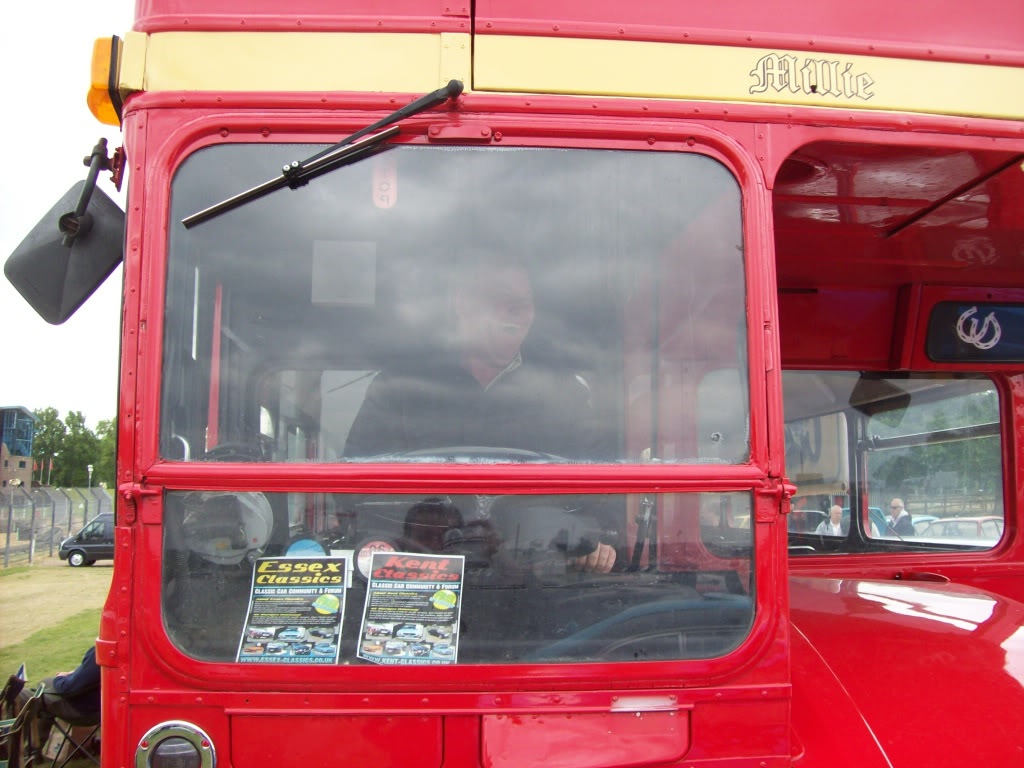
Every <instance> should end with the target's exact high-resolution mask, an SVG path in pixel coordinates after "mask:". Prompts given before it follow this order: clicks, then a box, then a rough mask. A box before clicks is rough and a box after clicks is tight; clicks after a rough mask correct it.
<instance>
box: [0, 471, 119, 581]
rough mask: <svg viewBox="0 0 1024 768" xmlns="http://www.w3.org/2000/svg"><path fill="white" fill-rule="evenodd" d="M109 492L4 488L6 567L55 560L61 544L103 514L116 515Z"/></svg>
mask: <svg viewBox="0 0 1024 768" xmlns="http://www.w3.org/2000/svg"><path fill="white" fill-rule="evenodd" d="M113 511H114V500H113V498H112V497H111V496H110V494H109V493H107V489H106V488H102V487H98V488H51V487H48V486H47V487H39V488H22V487H8V488H0V545H2V546H3V561H2V562H3V567H4V568H9V567H10V566H13V565H26V564H28V565H31V564H32V563H33V562H35V561H36V560H37V559H38V558H40V557H53V556H55V555H56V554H57V550H58V549H59V548H60V543H61V542H62V541H63V540H64V539H65V538H66V537H67V536H70V535H71V534H72V533H75V532H76V531H78V530H79V529H80V528H81V527H82V526H83V525H85V524H86V523H87V522H89V521H90V520H92V519H93V518H94V517H96V515H99V514H100V513H102V512H113Z"/></svg>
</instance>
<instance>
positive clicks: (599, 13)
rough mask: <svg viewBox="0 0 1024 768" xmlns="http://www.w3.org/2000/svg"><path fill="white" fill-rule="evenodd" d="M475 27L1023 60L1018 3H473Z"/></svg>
mask: <svg viewBox="0 0 1024 768" xmlns="http://www.w3.org/2000/svg"><path fill="white" fill-rule="evenodd" d="M476 21H477V30H478V31H479V32H480V33H482V34H514V33H516V32H530V33H532V34H543V35H565V36H584V35H585V36H606V37H614V38H620V39H654V40H658V39H660V40H676V41H680V42H683V41H686V42H717V43H725V42H730V43H733V44H736V45H751V46H758V47H782V46H785V47H793V48H799V49H807V50H822V51H824V50H846V51H849V52H859V53H876V54H878V53H887V54H890V55H891V54H893V53H894V52H899V53H903V54H904V55H916V56H919V57H921V58H930V57H933V56H934V57H943V58H950V59H956V58H959V57H961V56H963V57H965V58H968V59H975V60H977V59H978V58H982V57H983V56H984V55H985V54H1000V53H1002V54H1004V55H1006V56H1007V57H1016V59H1017V60H1018V61H1019V60H1020V59H1021V57H1022V56H1024V36H1022V35H1021V30H1022V29H1024V3H1021V2H1019V0H978V1H977V2H974V3H972V4H971V6H970V11H969V12H965V10H964V5H963V3H962V2H961V0H934V1H933V2H931V3H929V4H928V6H927V7H924V6H919V5H916V4H914V3H892V2H890V1H889V0H860V2H849V3H837V2H825V3H803V2H793V1H792V0H790V1H789V2H777V3H765V2H762V0H729V2H721V3H680V2H678V1H677V0H658V1H657V2H645V3H620V2H615V3H613V2H608V0H598V1H597V2H594V1H593V0H478V2H477V3H476ZM871 45H874V46H875V48H874V49H872V48H870V47H869V46H871ZM879 46H881V48H879Z"/></svg>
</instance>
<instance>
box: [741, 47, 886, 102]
mask: <svg viewBox="0 0 1024 768" xmlns="http://www.w3.org/2000/svg"><path fill="white" fill-rule="evenodd" d="M852 70H853V64H852V63H850V62H846V63H845V64H844V63H843V62H842V61H838V60H834V59H801V58H798V57H796V56H793V55H792V54H779V53H769V54H768V55H767V56H762V57H761V58H760V59H758V61H757V64H756V65H755V67H754V68H753V69H752V70H750V76H751V77H753V78H754V80H755V82H754V84H753V85H752V86H750V89H749V91H748V92H749V93H751V94H757V93H764V92H765V91H767V90H774V91H777V92H780V93H781V92H782V91H790V92H792V93H805V94H817V95H818V96H834V97H836V98H843V99H863V100H864V101H867V100H868V99H870V98H871V97H872V96H874V95H875V94H874V92H873V91H872V90H871V86H873V85H874V84H875V81H874V79H873V78H872V77H871V75H869V74H868V73H866V72H860V73H855V72H853V71H852Z"/></svg>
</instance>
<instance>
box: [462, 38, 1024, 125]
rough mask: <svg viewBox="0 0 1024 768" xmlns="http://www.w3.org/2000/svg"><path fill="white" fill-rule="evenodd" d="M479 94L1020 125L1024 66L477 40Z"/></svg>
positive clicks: (578, 41)
mask: <svg viewBox="0 0 1024 768" xmlns="http://www.w3.org/2000/svg"><path fill="white" fill-rule="evenodd" d="M474 48H475V53H474V89H475V90H477V91H509V92H517V93H560V94H586V95H607V96H629V97H647V98H666V99H692V100H710V101H725V102H758V103H772V104H794V105H806V106H815V107H821V106H831V107H844V108H854V109H870V110H892V111H900V112H928V113H935V114H947V115H973V116H979V117H996V118H1011V119H1018V120H1019V119H1024V69H1021V68H1013V67H1001V66H986V65H981V64H955V63H949V62H935V61H918V60H911V59H895V58H882V57H872V56H846V55H839V54H829V53H816V52H807V51H780V50H770V49H763V48H735V47H726V46H711V45H690V44H676V43H647V42H637V41H629V40H582V39H573V38H548V37H512V36H501V35H478V36H477V37H476V39H475V41H474Z"/></svg>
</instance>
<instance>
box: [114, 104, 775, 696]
mask: <svg viewBox="0 0 1024 768" xmlns="http://www.w3.org/2000/svg"><path fill="white" fill-rule="evenodd" d="M146 98H147V97H146V96H142V97H140V100H145V99H146ZM465 102H466V103H465V104H464V105H463V109H462V111H461V113H460V115H459V117H460V119H462V120H474V119H483V120H485V121H486V122H487V124H488V125H490V126H491V127H492V129H493V130H494V132H495V133H500V134H501V136H502V139H501V145H503V146H523V147H556V148H583V149H630V150H646V151H672V152H676V151H681V152H692V153H698V154H703V155H706V156H708V157H710V158H712V159H714V160H717V161H718V162H719V163H721V164H722V165H723V166H724V167H725V168H726V169H727V170H728V171H729V172H730V173H731V174H732V175H733V176H734V178H735V179H736V182H737V184H738V185H739V189H740V201H741V210H740V217H741V227H742V230H741V231H742V235H743V242H744V249H745V258H744V260H743V263H744V267H743V269H744V275H745V279H746V281H747V285H746V302H747V312H746V331H747V347H748V349H747V368H746V375H747V376H748V397H749V407H750V422H751V426H750V456H749V459H748V461H747V462H746V463H743V464H738V465H732V466H730V465H717V464H716V465H713V470H711V469H709V468H708V467H704V466H700V465H669V464H658V465H633V466H617V465H612V466H608V465H593V466H590V467H587V468H579V467H575V468H574V467H569V468H567V467H565V466H557V465H556V466H536V465H535V466H529V467H522V466H511V465H499V466H490V467H487V468H480V467H459V466H429V467H422V466H408V465H406V466H400V465H377V464H368V465H360V466H358V467H351V466H344V465H326V466H317V465H308V464H298V465H284V464H274V465H263V464H261V465H258V466H257V465H253V464H246V463H239V464H236V463H229V464H219V465H218V464H211V463H203V462H181V461H170V460H165V459H163V458H161V457H160V455H159V449H158V434H159V426H158V424H157V423H156V420H155V419H148V420H144V421H142V422H141V423H140V424H139V425H138V426H137V427H136V430H137V432H136V435H135V457H134V458H135V466H136V467H137V470H138V472H139V474H140V475H141V476H143V477H145V479H146V484H147V487H149V488H152V489H154V490H156V489H159V488H167V489H198V490H203V489H223V490H232V489H235V490H249V489H252V488H254V487H255V488H259V489H261V490H291V491H302V490H308V491H313V490H317V491H324V492H331V491H337V492H360V493H385V492H393V491H394V490H395V489H396V488H398V489H403V490H421V491H428V490H429V491H431V492H433V491H445V490H448V489H456V490H458V491H459V492H470V493H516V492H522V489H524V488H527V487H531V486H534V485H536V484H538V483H539V484H542V485H543V487H544V488H545V489H546V490H549V491H550V492H553V493H568V492H571V491H572V490H574V489H579V488H580V487H581V486H585V487H586V489H587V490H588V491H593V492H606V493H628V492H642V491H644V490H647V489H650V488H651V487H652V484H653V483H657V485H658V487H659V489H660V490H665V491H679V492H683V491H693V492H708V493H713V492H716V491H720V492H725V491H747V492H751V493H752V494H753V498H754V502H753V514H752V520H753V521H754V525H753V528H754V531H753V534H754V551H755V555H754V559H753V579H754V584H755V588H754V592H755V610H754V620H753V625H752V627H751V630H750V633H749V634H748V636H747V637H746V639H745V640H744V641H743V642H742V643H741V644H740V645H739V646H738V647H737V648H736V649H735V650H733V651H732V652H730V653H729V654H727V655H725V656H723V657H720V658H716V659H708V660H698V661H683V662H678V661H672V662H650V663H645V664H639V665H628V664H627V665H625V666H622V665H616V669H617V670H618V671H617V672H616V676H617V677H620V678H622V679H623V680H630V681H632V682H633V683H636V682H638V681H641V680H650V681H652V682H653V681H654V680H656V679H657V678H658V677H659V675H661V674H662V673H663V672H664V670H666V669H667V668H675V667H677V666H678V665H680V664H682V665H684V666H685V667H686V669H687V675H688V676H689V675H691V674H693V675H697V676H704V675H718V674H723V673H725V672H726V671H735V670H736V669H738V668H740V667H742V666H743V664H745V663H747V662H749V661H750V660H752V659H754V658H758V657H760V656H761V655H763V653H764V651H765V648H766V647H767V646H768V645H769V644H771V643H777V642H781V635H780V634H779V633H780V632H781V631H782V630H781V629H780V627H781V617H782V611H783V609H784V605H783V601H782V600H781V599H780V598H779V597H778V596H779V595H780V594H781V593H783V592H784V589H783V588H782V581H783V579H784V578H785V573H784V572H783V570H782V568H783V563H784V561H783V559H780V558H777V557H773V556H771V554H770V553H771V552H773V551H776V550H777V548H778V547H779V546H781V543H780V542H781V541H782V538H781V536H784V535H785V531H784V529H783V526H781V525H777V524H776V523H778V522H779V521H780V520H781V519H782V518H780V517H779V516H778V510H779V498H780V493H781V492H782V490H781V477H780V470H781V466H782V451H781V446H782V436H781V433H778V432H774V431H771V432H770V431H769V429H768V424H769V423H770V422H771V421H772V420H771V419H770V415H771V414H773V413H778V412H781V389H780V387H779V384H778V379H777V377H778V366H777V365H774V363H773V361H774V360H776V359H777V357H776V356H777V354H778V353H777V351H775V350H774V349H773V345H774V344H775V343H776V338H777V337H776V335H775V334H774V333H773V328H774V327H777V318H776V310H775V308H774V302H773V300H772V295H773V294H772V291H773V286H774V283H773V281H770V280H768V279H767V276H768V275H770V274H771V269H772V264H771V263H770V262H771V261H772V259H773V258H774V255H773V252H772V249H771V241H770V237H769V236H768V233H769V232H770V231H771V228H770V227H771V201H770V197H769V192H768V190H767V188H766V186H765V184H764V179H763V169H762V168H761V167H760V166H758V165H757V164H756V162H755V160H754V158H753V157H752V156H751V155H750V154H749V153H748V152H747V151H746V150H745V149H744V148H743V147H742V146H741V145H740V143H739V142H738V141H737V140H736V139H735V138H734V137H733V136H731V135H730V134H729V133H728V132H727V131H726V130H724V129H725V128H730V129H732V130H736V131H737V132H743V131H745V130H746V129H745V128H740V127H729V126H716V127H709V126H702V125H696V124H691V123H687V122H685V121H683V120H676V119H671V118H665V119H663V120H659V121H657V122H655V123H653V124H652V122H651V121H650V120H649V119H645V118H644V117H643V116H639V115H638V116H637V117H636V119H635V120H634V119H629V118H610V117H607V116H603V117H592V116H590V115H586V113H582V112H581V113H580V114H569V115H565V116H561V117H548V118H546V119H545V120H544V121H542V124H541V125H542V127H541V128H540V129H539V128H538V122H537V120H536V118H535V117H533V116H529V115H527V116H520V115H515V114H492V113H488V114H486V116H483V115H477V114H475V110H474V109H473V101H472V100H471V99H468V98H467V99H466V100H465ZM480 102H481V104H486V103H487V102H488V99H487V98H486V97H483V98H481V99H480ZM305 117H306V118H307V119H305V120H303V121H302V123H301V125H300V124H297V120H296V116H295V114H294V113H291V112H284V111H272V110H268V111H265V112H262V113H260V112H252V113H245V114H241V113H238V114H236V115H232V116H231V117H230V119H228V120H225V117H224V115H216V116H211V115H209V114H206V113H204V112H203V111H202V110H197V111H195V112H194V113H189V112H188V110H185V111H184V113H182V112H178V113H175V114H173V115H169V116H168V115H159V114H151V115H150V130H155V131H158V132H162V131H166V137H165V139H164V141H163V142H162V143H161V144H160V145H159V146H158V148H157V149H156V150H155V152H154V156H153V157H152V158H151V159H150V162H149V163H148V167H149V169H150V172H151V173H152V174H153V175H154V177H155V183H154V180H153V179H146V178H137V179H136V183H137V184H142V185H145V186H146V187H147V190H148V198H147V209H148V210H147V214H146V218H147V219H150V220H152V218H153V217H156V220H157V221H165V222H166V221H168V220H169V216H170V190H171V186H170V180H171V179H172V178H173V176H174V173H175V171H176V169H177V168H178V166H179V165H180V164H181V163H182V162H183V161H184V160H185V159H186V158H187V157H189V156H191V155H192V154H193V153H194V152H196V151H197V150H199V149H202V148H204V147H208V146H214V145H219V144H223V143H225V140H226V141H227V142H246V143H247V142H252V143H263V142H265V141H266V138H265V136H266V132H267V131H269V132H270V134H271V135H272V136H273V138H274V140H275V141H276V142H280V143H296V144H299V143H302V144H308V143H324V144H327V143H331V142H333V141H335V140H336V138H337V136H339V135H343V134H345V133H346V132H350V131H352V130H354V129H357V128H359V127H362V125H365V124H366V123H367V122H369V121H370V120H371V118H372V115H370V114H367V113H365V112H358V111H356V112H352V113H346V114H342V115H338V116H335V117H324V116H323V115H322V114H312V115H307V116H305ZM444 119H445V118H444V117H443V116H441V115H434V114H432V115H428V116H424V117H422V118H416V119H413V120H410V121H407V122H406V123H403V133H402V136H401V137H400V139H399V141H401V142H403V143H406V142H407V143H418V144H429V143H431V142H430V139H429V136H428V129H429V126H430V125H431V124H434V123H437V122H438V121H442V120H444ZM161 120H164V121H167V122H165V123H164V124H163V125H159V126H155V125H154V122H158V121H161ZM170 123H173V125H172V124H170ZM652 131H654V132H655V133H659V132H661V133H665V134H666V135H671V136H673V137H676V136H678V137H682V138H681V139H672V140H665V141H655V142H653V143H652V142H651V140H650V139H651V134H652ZM225 132H226V133H227V136H226V137H225V135H224V133H225ZM313 183H315V181H314V182H313ZM276 194H288V192H287V191H281V192H278V193H276ZM172 225H173V224H172ZM141 227H142V218H141V217H136V218H134V219H133V220H132V223H131V224H130V228H131V230H130V232H129V234H128V237H129V240H131V238H132V237H133V235H134V236H135V237H136V238H138V237H140V236H141V235H142V232H141ZM159 229H160V228H159V227H154V226H153V225H152V222H151V221H150V224H149V225H148V231H147V232H146V241H147V243H148V245H149V252H148V259H147V265H146V267H145V269H144V270H143V273H142V275H141V276H139V277H134V276H133V279H135V280H138V281H139V285H140V286H141V288H142V294H143V295H142V297H141V302H142V303H145V304H146V305H147V306H153V307H162V306H163V297H164V293H165V288H166V284H165V270H164V267H163V265H164V264H165V263H166V259H167V258H168V254H169V251H168V249H169V238H168V237H166V236H165V237H159V236H158V235H157V234H154V233H155V232H157V231H158V230H159ZM147 337H148V338H149V339H151V340H152V342H151V343H152V346H151V347H150V348H149V349H148V350H147V353H146V356H145V358H144V359H142V361H141V362H142V365H141V366H140V367H139V369H138V380H137V382H135V384H136V387H134V388H133V389H134V392H135V398H136V401H137V405H139V406H142V405H144V404H148V403H159V402H161V400H160V389H161V387H160V384H161V362H162V358H161V352H160V350H161V348H162V339H163V316H162V313H161V312H155V313H153V314H152V315H150V316H149V317H148V327H147ZM780 421H781V420H780ZM268 470H269V471H268ZM609 470H610V471H609ZM268 475H269V477H268ZM712 475H714V479H711V476H712ZM145 506H146V507H148V509H149V514H148V515H147V517H148V519H149V520H150V521H151V522H152V523H153V524H158V523H159V521H160V519H161V509H162V506H161V502H160V501H159V500H158V498H153V497H147V498H146V500H145ZM146 530H147V535H146V536H145V537H144V539H143V540H142V541H141V542H140V545H141V547H140V550H141V551H140V552H138V553H137V556H140V557H142V558H145V559H146V560H147V561H150V562H154V563H158V562H160V559H161V557H162V555H161V546H160V537H159V536H158V535H157V534H158V531H159V527H158V525H157V526H156V527H155V528H154V527H150V526H146ZM780 531H781V536H780ZM757 553H760V554H757ZM142 571H143V574H142V576H141V578H140V581H139V589H140V595H141V597H142V599H143V600H144V601H146V602H148V603H149V604H153V605H159V604H160V588H161V584H160V578H159V573H160V569H159V568H158V567H153V568H146V569H142ZM139 631H141V632H142V633H143V634H144V635H145V640H146V642H147V643H148V644H149V645H151V647H152V648H153V650H154V651H155V656H156V658H157V660H158V663H159V664H160V665H161V666H164V667H165V668H166V671H167V672H168V673H170V674H176V675H177V674H181V673H182V672H183V671H184V670H186V669H190V668H194V665H195V661H194V660H191V659H190V658H189V657H187V656H185V655H184V654H182V653H181V652H180V651H179V650H178V649H177V648H175V647H174V646H173V645H172V644H171V643H170V641H169V640H168V639H167V636H166V634H165V632H164V631H163V629H162V627H159V622H150V623H147V624H146V625H144V626H142V627H141V628H140V629H139ZM207 667H208V669H209V672H208V674H207V675H206V678H205V682H206V684H208V685H210V686H213V687H217V686H218V685H221V684H223V683H226V682H229V681H231V682H235V680H236V676H237V673H236V672H235V671H234V670H235V665H232V664H223V665H222V664H212V665H206V664H204V669H206V668H207ZM474 669H475V670H478V672H477V673H474V675H478V676H479V677H482V678H484V679H487V680H508V681H512V680H514V681H516V683H517V684H518V685H526V686H528V687H537V686H540V687H543V686H550V685H551V684H552V682H553V681H556V680H559V681H563V680H564V679H565V678H566V670H567V669H569V670H571V671H570V672H569V676H570V677H571V678H572V679H574V680H576V681H578V682H580V683H581V684H589V685H606V684H607V682H608V677H607V673H606V672H605V671H604V670H603V669H602V665H600V664H597V665H594V664H585V665H569V666H564V665H560V664H554V665H542V666H517V667H516V668H514V669H509V668H504V667H499V668H492V667H490V666H488V665H480V666H478V667H474ZM282 674H284V671H283V670H279V669H269V668H262V669H258V670H255V671H254V672H253V673H252V677H251V679H249V680H247V683H246V685H247V686H248V685H251V686H255V687H259V686H261V685H265V684H268V683H270V682H271V681H274V682H275V683H276V682H279V681H280V680H281V679H282V677H281V676H282ZM295 674H296V672H295V670H294V668H293V669H291V670H289V672H288V676H289V677H294V676H295ZM319 674H322V672H321V673H319ZM334 674H336V675H342V674H344V675H346V677H345V679H346V680H347V681H351V683H352V684H353V685H360V684H362V682H365V681H369V680H371V679H372V680H373V681H374V684H375V685H377V684H382V685H384V687H386V688H387V687H402V686H408V685H419V684H427V683H436V682H438V680H440V679H441V678H442V677H443V670H437V669H430V668H416V669H404V670H403V672H402V681H401V682H400V683H399V682H397V678H394V680H392V675H393V673H391V672H388V671H386V670H380V669H377V668H371V669H355V668H348V669H347V670H346V671H345V672H344V673H342V672H340V671H338V670H334V671H333V674H332V676H331V677H332V679H334ZM305 676H306V673H305V671H303V672H302V673H300V677H305ZM349 676H350V677H349ZM309 679H310V680H313V679H316V680H319V679H320V677H319V676H318V675H313V676H311V677H309Z"/></svg>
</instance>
